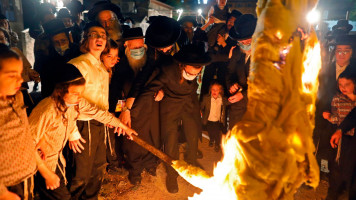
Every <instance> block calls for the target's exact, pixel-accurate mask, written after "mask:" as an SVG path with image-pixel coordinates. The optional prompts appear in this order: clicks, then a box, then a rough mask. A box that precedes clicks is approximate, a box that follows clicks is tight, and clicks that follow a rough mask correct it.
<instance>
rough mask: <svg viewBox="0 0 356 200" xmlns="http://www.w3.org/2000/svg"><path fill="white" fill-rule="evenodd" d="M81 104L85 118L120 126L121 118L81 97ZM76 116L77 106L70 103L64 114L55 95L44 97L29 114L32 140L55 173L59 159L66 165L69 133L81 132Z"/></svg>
mask: <svg viewBox="0 0 356 200" xmlns="http://www.w3.org/2000/svg"><path fill="white" fill-rule="evenodd" d="M78 106H79V107H78V110H79V113H81V115H83V116H85V117H89V118H92V119H95V120H97V121H100V122H102V123H104V124H110V125H112V126H114V127H118V126H119V125H120V120H119V119H117V118H116V117H115V116H114V115H112V114H111V113H109V112H108V111H106V110H101V109H100V108H98V107H97V106H94V105H92V104H90V103H89V102H88V101H86V100H85V99H82V100H81V101H80V103H79V105H78ZM77 116H78V112H77V110H76V109H75V106H69V107H68V109H67V111H66V112H65V114H64V115H62V114H61V113H60V112H59V111H58V108H57V106H56V104H55V101H54V100H53V98H52V97H47V98H45V99H43V100H42V101H41V102H40V103H39V104H38V105H37V106H36V107H35V108H34V109H33V111H32V113H31V115H30V118H29V122H30V130H31V133H32V136H33V140H34V141H35V143H36V144H37V145H38V146H40V148H41V151H42V152H43V153H44V155H45V156H46V160H45V161H44V162H45V164H46V166H47V167H48V168H49V169H50V170H52V171H53V172H55V170H56V166H57V164H58V158H59V160H60V161H61V163H62V165H63V166H65V159H64V157H63V154H62V150H63V148H64V146H65V144H66V143H67V140H68V138H69V136H71V135H72V134H75V133H77V132H78V128H77V125H76V119H77ZM64 117H65V119H64ZM42 162H43V161H42V160H40V159H37V163H38V164H40V163H42Z"/></svg>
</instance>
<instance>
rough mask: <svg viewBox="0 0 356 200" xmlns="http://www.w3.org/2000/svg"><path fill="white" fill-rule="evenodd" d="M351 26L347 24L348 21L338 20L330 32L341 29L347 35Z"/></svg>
mask: <svg viewBox="0 0 356 200" xmlns="http://www.w3.org/2000/svg"><path fill="white" fill-rule="evenodd" d="M352 28H353V26H352V25H351V24H349V20H346V19H340V20H339V21H337V24H336V25H335V26H333V28H332V30H333V31H334V30H337V29H343V30H344V31H346V32H347V33H348V32H350V31H351V30H352Z"/></svg>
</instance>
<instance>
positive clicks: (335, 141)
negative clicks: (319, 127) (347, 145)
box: [330, 129, 342, 149]
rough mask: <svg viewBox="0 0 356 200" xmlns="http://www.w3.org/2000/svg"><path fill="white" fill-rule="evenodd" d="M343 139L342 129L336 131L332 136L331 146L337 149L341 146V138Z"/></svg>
mask: <svg viewBox="0 0 356 200" xmlns="http://www.w3.org/2000/svg"><path fill="white" fill-rule="evenodd" d="M341 137H342V132H341V130H340V129H338V130H336V132H335V133H334V134H333V135H332V136H331V139H330V145H331V147H332V148H334V149H335V148H336V147H337V145H338V144H339V141H340V138H341Z"/></svg>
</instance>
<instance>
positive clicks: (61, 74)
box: [55, 63, 83, 84]
mask: <svg viewBox="0 0 356 200" xmlns="http://www.w3.org/2000/svg"><path fill="white" fill-rule="evenodd" d="M80 78H83V75H82V74H81V73H80V71H79V70H78V69H77V68H76V67H75V66H74V65H72V64H69V63H66V64H63V65H61V66H60V67H58V68H57V69H56V78H55V83H56V84H58V83H67V82H71V81H75V80H78V79H80Z"/></svg>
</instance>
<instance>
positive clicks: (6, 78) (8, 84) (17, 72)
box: [0, 58, 23, 97]
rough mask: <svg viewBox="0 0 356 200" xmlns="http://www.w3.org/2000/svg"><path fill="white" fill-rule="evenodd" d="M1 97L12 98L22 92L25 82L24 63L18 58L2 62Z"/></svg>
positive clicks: (0, 73) (0, 76)
mask: <svg viewBox="0 0 356 200" xmlns="http://www.w3.org/2000/svg"><path fill="white" fill-rule="evenodd" d="M0 65H1V70H0V96H2V97H6V96H12V95H15V94H16V92H17V91H19V90H20V88H21V84H22V82H23V79H22V76H21V73H22V61H21V60H17V59H16V58H8V59H5V60H2V61H0Z"/></svg>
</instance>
